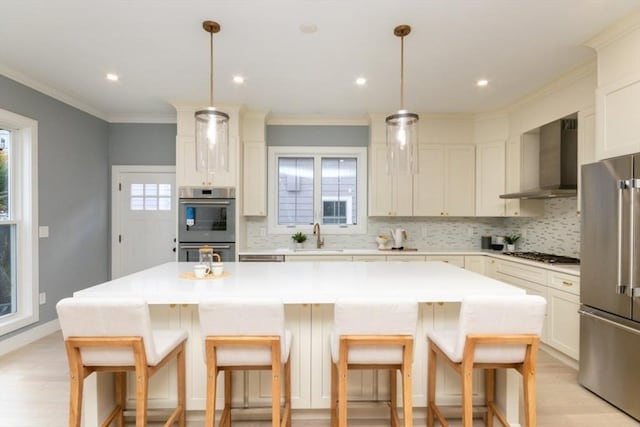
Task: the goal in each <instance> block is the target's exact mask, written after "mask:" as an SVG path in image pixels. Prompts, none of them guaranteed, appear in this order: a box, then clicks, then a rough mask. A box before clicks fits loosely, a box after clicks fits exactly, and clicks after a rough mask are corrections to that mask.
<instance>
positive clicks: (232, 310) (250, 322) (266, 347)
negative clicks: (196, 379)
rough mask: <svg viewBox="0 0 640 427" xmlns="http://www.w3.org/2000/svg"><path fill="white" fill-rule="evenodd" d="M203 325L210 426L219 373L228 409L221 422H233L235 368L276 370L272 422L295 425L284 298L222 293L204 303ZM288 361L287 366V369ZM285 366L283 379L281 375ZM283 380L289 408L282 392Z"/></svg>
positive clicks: (289, 336) (274, 423) (224, 423)
mask: <svg viewBox="0 0 640 427" xmlns="http://www.w3.org/2000/svg"><path fill="white" fill-rule="evenodd" d="M199 314H200V331H201V334H202V337H203V339H204V351H205V361H206V364H207V402H206V422H205V425H206V426H207V427H211V426H213V425H214V420H215V403H216V387H217V377H218V373H220V372H224V409H223V411H222V416H221V417H220V423H219V425H220V426H230V425H231V391H232V390H231V372H232V371H234V370H253V369H257V370H271V393H272V397H271V399H272V400H271V402H272V404H271V423H272V426H274V427H277V426H283V427H284V426H286V427H290V426H291V365H290V359H289V354H290V352H291V341H292V335H291V332H289V331H288V330H286V329H285V319H284V305H283V304H282V302H281V301H279V300H264V299H262V300H255V301H247V300H246V299H245V300H238V299H221V300H215V301H208V302H202V303H200V305H199ZM283 366H284V369H283ZM282 371H284V380H283V379H282ZM282 384H284V409H283V411H282V417H281V415H280V414H281V407H280V406H281V405H280V395H281V387H282Z"/></svg>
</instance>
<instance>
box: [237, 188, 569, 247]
mask: <svg viewBox="0 0 640 427" xmlns="http://www.w3.org/2000/svg"><path fill="white" fill-rule="evenodd" d="M544 210H545V214H544V216H543V217H539V218H484V217H465V218H437V217H436V218H425V217H404V218H398V217H396V218H378V217H376V218H368V224H367V234H359V235H346V236H345V235H340V236H338V235H331V234H324V233H323V236H324V239H325V248H328V249H330V248H335V249H338V248H348V249H375V248H376V247H377V245H376V243H375V239H376V237H377V236H378V235H379V234H389V231H388V230H389V229H392V228H397V227H401V228H404V229H405V230H406V231H407V237H408V239H407V243H406V245H405V246H408V247H417V248H420V249H434V250H435V249H479V248H480V240H481V237H482V236H487V235H505V234H521V235H522V238H521V239H520V240H519V241H518V244H517V245H516V248H517V250H522V251H538V252H547V253H553V254H556V255H565V256H573V257H579V256H580V217H579V216H578V215H577V214H576V198H575V197H568V198H561V199H550V200H546V201H545V203H544ZM246 224H247V248H246V249H275V248H285V247H291V245H292V241H291V237H290V236H289V235H282V234H267V235H266V236H261V230H262V229H266V228H267V219H266V218H255V217H251V218H247V221H246ZM307 234H308V236H309V240H308V241H307V242H308V243H307V246H308V247H309V248H313V245H314V243H313V241H312V240H313V236H312V235H311V234H312V230H311V226H309V232H308V233H307Z"/></svg>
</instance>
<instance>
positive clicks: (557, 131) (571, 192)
mask: <svg viewBox="0 0 640 427" xmlns="http://www.w3.org/2000/svg"><path fill="white" fill-rule="evenodd" d="M525 161H526V159H525ZM538 178H539V186H538V187H536V188H531V189H529V190H525V191H520V192H518V193H509V194H503V195H501V196H500V198H501V199H551V198H554V197H572V196H576V195H577V194H578V120H577V118H575V115H573V116H570V117H567V118H564V119H560V120H556V121H554V122H551V123H549V124H546V125H544V126H542V127H541V128H540V172H539V176H538Z"/></svg>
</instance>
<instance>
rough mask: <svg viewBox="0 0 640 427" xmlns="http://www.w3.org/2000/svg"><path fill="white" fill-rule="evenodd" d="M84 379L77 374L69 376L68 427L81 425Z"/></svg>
mask: <svg viewBox="0 0 640 427" xmlns="http://www.w3.org/2000/svg"><path fill="white" fill-rule="evenodd" d="M83 386H84V378H81V377H80V375H79V374H78V373H75V374H74V373H72V374H71V384H70V393H69V427H80V425H81V424H82V390H83Z"/></svg>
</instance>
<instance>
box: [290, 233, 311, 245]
mask: <svg viewBox="0 0 640 427" xmlns="http://www.w3.org/2000/svg"><path fill="white" fill-rule="evenodd" d="M291 239H292V240H293V241H294V244H295V247H296V249H299V248H301V247H302V246H303V244H304V242H305V241H306V240H307V235H306V234H304V233H303V232H301V231H298V232H297V233H295V234H293V235H292V236H291Z"/></svg>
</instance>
